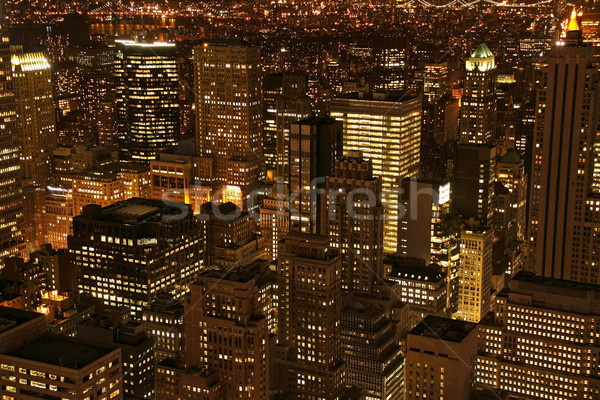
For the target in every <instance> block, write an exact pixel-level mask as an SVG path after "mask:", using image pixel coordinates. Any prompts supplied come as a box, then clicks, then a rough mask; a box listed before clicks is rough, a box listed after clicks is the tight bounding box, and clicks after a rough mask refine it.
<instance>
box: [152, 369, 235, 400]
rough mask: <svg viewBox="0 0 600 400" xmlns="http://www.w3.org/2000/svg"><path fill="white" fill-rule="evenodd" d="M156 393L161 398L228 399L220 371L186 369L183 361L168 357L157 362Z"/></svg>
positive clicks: (169, 399)
mask: <svg viewBox="0 0 600 400" xmlns="http://www.w3.org/2000/svg"><path fill="white" fill-rule="evenodd" d="M154 384H155V394H156V398H157V399H161V400H179V399H198V400H226V399H227V398H226V397H225V390H224V387H223V383H222V381H221V379H220V378H219V373H218V372H216V371H210V370H207V369H198V368H191V369H186V368H185V367H184V365H183V362H180V361H176V360H171V359H166V360H163V361H161V362H159V363H157V364H156V374H155V377H154Z"/></svg>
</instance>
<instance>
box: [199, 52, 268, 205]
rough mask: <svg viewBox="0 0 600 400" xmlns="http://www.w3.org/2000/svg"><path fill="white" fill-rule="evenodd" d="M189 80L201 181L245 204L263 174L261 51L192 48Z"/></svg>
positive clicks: (239, 203)
mask: <svg viewBox="0 0 600 400" xmlns="http://www.w3.org/2000/svg"><path fill="white" fill-rule="evenodd" d="M194 76H195V89H196V156H198V157H202V161H201V163H200V165H199V166H200V174H199V177H200V180H201V181H203V183H204V184H205V185H207V186H210V187H213V188H216V189H219V188H224V187H225V188H226V187H229V186H232V187H234V188H236V189H237V190H238V191H239V192H240V193H241V197H242V200H245V199H246V198H247V196H248V195H249V194H250V192H251V191H252V190H254V189H256V188H257V184H258V182H259V180H260V178H262V177H263V175H264V172H263V171H264V165H263V164H264V159H263V146H262V118H261V116H262V102H261V97H262V96H261V87H262V84H261V76H262V70H261V62H260V50H259V49H258V48H257V47H249V46H248V45H246V44H245V43H244V42H242V41H239V40H218V41H212V42H206V43H204V44H203V45H201V46H197V47H195V48H194ZM230 190H231V188H230ZM219 200H220V199H216V201H219ZM242 202H243V201H241V202H238V203H237V205H238V206H240V207H241V208H243V207H242V206H243V204H241V203H242Z"/></svg>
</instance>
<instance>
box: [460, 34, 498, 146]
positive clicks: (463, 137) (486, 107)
mask: <svg viewBox="0 0 600 400" xmlns="http://www.w3.org/2000/svg"><path fill="white" fill-rule="evenodd" d="M465 67H466V69H467V76H466V79H465V91H464V93H465V94H464V96H463V98H462V113H461V120H460V142H461V143H471V144H489V143H492V142H493V140H494V136H495V131H496V107H497V104H496V103H497V100H496V60H495V58H494V54H492V52H491V51H490V49H489V48H488V47H487V46H486V45H485V43H484V44H481V45H480V46H479V47H478V48H477V50H475V51H474V52H473V54H471V57H470V58H469V59H468V60H467V62H466V63H465Z"/></svg>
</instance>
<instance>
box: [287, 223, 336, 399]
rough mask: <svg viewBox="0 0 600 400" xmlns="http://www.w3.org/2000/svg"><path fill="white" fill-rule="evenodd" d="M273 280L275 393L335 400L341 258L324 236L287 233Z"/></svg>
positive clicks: (300, 397) (294, 396)
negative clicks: (276, 286)
mask: <svg viewBox="0 0 600 400" xmlns="http://www.w3.org/2000/svg"><path fill="white" fill-rule="evenodd" d="M277 277H278V284H279V314H278V316H279V323H278V328H279V336H278V344H279V346H278V349H277V352H278V354H277V360H276V365H277V373H278V378H277V380H278V383H279V390H281V391H283V392H284V393H285V394H288V395H289V396H290V397H293V398H298V399H306V400H309V399H315V398H320V399H326V400H334V399H337V398H339V396H340V395H341V393H342V392H343V391H344V389H345V364H344V362H343V361H342V358H341V348H340V334H341V316H342V258H341V257H340V256H339V255H338V254H337V253H336V252H334V251H331V250H330V249H329V238H328V237H327V236H318V235H307V234H304V233H290V234H289V235H287V236H286V237H285V239H284V240H283V241H281V242H280V248H279V260H278V264H277Z"/></svg>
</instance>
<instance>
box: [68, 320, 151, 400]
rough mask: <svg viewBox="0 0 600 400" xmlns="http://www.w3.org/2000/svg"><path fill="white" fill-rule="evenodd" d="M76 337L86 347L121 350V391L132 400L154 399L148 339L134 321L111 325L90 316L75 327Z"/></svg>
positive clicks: (149, 341)
mask: <svg viewBox="0 0 600 400" xmlns="http://www.w3.org/2000/svg"><path fill="white" fill-rule="evenodd" d="M77 337H80V338H85V339H86V341H87V342H88V343H90V344H94V345H99V346H114V347H119V348H120V349H121V358H122V360H123V375H122V379H123V392H124V393H125V396H127V397H131V398H134V399H150V398H154V353H153V351H152V349H153V341H152V338H151V337H150V336H148V335H146V333H145V332H144V327H143V326H142V324H140V323H139V322H137V321H127V322H125V323H122V324H120V323H119V324H114V323H111V321H110V320H109V319H108V318H107V317H101V316H98V315H93V316H91V317H90V318H88V319H86V320H84V321H82V322H81V323H79V324H77Z"/></svg>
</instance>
